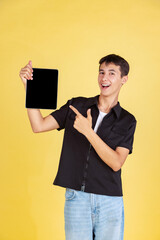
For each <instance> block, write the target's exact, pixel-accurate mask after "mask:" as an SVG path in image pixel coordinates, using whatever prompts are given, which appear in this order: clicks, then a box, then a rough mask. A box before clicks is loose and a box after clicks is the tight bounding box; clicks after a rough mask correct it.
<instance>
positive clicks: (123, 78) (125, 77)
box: [121, 75, 128, 85]
mask: <svg viewBox="0 0 160 240" xmlns="http://www.w3.org/2000/svg"><path fill="white" fill-rule="evenodd" d="M127 80H128V75H126V76H123V77H122V80H121V83H122V85H123V84H125V83H126V82H127Z"/></svg>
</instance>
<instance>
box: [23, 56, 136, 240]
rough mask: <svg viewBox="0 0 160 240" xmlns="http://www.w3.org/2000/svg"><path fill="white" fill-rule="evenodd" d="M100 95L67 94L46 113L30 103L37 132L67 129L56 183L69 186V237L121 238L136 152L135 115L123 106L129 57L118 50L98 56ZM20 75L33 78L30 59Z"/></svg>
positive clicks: (66, 214)
mask: <svg viewBox="0 0 160 240" xmlns="http://www.w3.org/2000/svg"><path fill="white" fill-rule="evenodd" d="M99 64H100V66H99V75H98V84H99V88H100V95H97V96H94V97H90V98H86V97H76V98H72V99H70V100H68V101H67V102H66V104H65V105H63V106H62V107H61V108H60V109H58V110H55V111H54V112H52V113H51V114H49V115H48V116H47V117H45V118H43V117H42V115H41V113H40V111H39V110H38V109H27V111H28V116H29V119H30V122H31V126H32V129H33V131H34V132H44V131H49V130H53V129H57V130H58V131H60V130H61V129H65V132H64V139H63V147H62V152H61V157H60V162H59V167H58V172H57V175H56V178H55V180H54V183H53V184H54V185H58V186H61V187H65V188H66V191H65V206H64V217H65V235H66V240H81V239H83V240H92V239H95V240H122V239H123V235H124V205H123V191H122V182H121V167H122V166H123V164H124V162H125V160H126V158H127V156H128V154H131V153H132V146H133V140H134V132H135V128H136V122H137V121H136V119H135V117H134V116H133V115H132V114H131V113H129V112H128V111H127V110H125V109H124V108H122V107H121V106H120V103H119V101H118V96H119V92H120V89H121V87H122V85H123V84H125V83H126V82H127V80H128V72H129V64H128V62H127V61H126V60H125V59H124V58H122V57H120V56H118V55H115V54H110V55H107V56H105V57H103V58H102V59H101V60H100V61H99ZM20 77H21V79H22V81H23V83H24V85H25V84H26V78H27V79H32V65H31V62H29V64H28V65H26V67H24V68H22V69H21V72H20Z"/></svg>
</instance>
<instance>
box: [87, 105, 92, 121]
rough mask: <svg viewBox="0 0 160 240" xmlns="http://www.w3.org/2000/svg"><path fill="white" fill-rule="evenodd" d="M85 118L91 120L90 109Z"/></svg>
mask: <svg viewBox="0 0 160 240" xmlns="http://www.w3.org/2000/svg"><path fill="white" fill-rule="evenodd" d="M87 118H88V119H89V120H90V121H91V120H92V116H91V109H90V108H89V109H88V110H87Z"/></svg>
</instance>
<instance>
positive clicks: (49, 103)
mask: <svg viewBox="0 0 160 240" xmlns="http://www.w3.org/2000/svg"><path fill="white" fill-rule="evenodd" d="M57 91H58V70H57V69H45V68H33V80H27V88H26V106H25V107H26V108H36V109H56V108H57Z"/></svg>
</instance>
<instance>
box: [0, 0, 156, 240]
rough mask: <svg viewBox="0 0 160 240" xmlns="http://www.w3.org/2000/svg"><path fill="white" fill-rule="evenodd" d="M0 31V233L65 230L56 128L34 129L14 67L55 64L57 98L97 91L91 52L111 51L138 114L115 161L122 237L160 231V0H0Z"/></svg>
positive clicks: (27, 239)
mask: <svg viewBox="0 0 160 240" xmlns="http://www.w3.org/2000/svg"><path fill="white" fill-rule="evenodd" d="M0 33H1V36H0V58H1V64H0V69H1V72H0V74H1V80H0V81H1V85H0V90H1V93H0V106H1V117H0V126H1V144H0V147H1V161H0V163H1V167H0V189H1V190H0V191H1V197H0V240H53V239H55V240H56V239H57V240H64V239H65V236H64V215H63V210H64V209H63V208H64V193H65V189H64V188H61V187H58V186H54V185H52V182H53V180H54V178H55V176H56V173H57V169H58V164H59V157H60V152H61V146H62V140H63V133H64V132H63V131H61V132H58V131H57V130H55V131H50V132H45V133H39V134H34V133H33V132H32V130H31V126H30V122H29V119H28V116H27V111H26V109H25V91H24V87H23V84H22V82H21V79H20V77H19V71H20V69H21V68H22V67H24V66H25V65H26V64H27V63H28V61H29V60H32V64H33V67H42V68H57V69H59V86H58V108H59V107H60V106H62V105H63V104H64V103H66V101H67V100H68V99H70V98H72V97H76V96H87V97H91V96H95V95H97V94H99V87H98V84H97V74H98V61H99V59H100V58H101V57H103V56H105V55H107V54H110V53H115V54H119V55H120V56H122V57H124V58H125V59H126V60H127V61H128V62H129V64H130V67H131V69H130V73H129V80H128V82H127V83H126V84H125V85H124V86H123V87H122V89H121V93H120V96H119V101H120V104H121V106H122V107H124V108H125V109H127V110H128V111H130V112H131V113H132V114H134V115H135V117H136V119H137V128H136V133H135V140H134V145H133V153H132V154H131V155H129V156H128V158H127V160H126V162H125V164H124V166H123V168H122V181H123V193H124V205H125V232H124V240H135V239H136V240H143V239H144V240H151V239H154V240H158V239H160V230H159V222H160V208H159V202H160V192H159V188H160V185H159V181H160V178H159V168H160V159H159V149H160V148H159V136H160V128H159V122H160V114H159V110H160V100H159V97H160V94H159V90H160V79H159V70H160V64H159V63H160V2H159V1H158V0H144V1H142V0H131V1H128V0H122V1H108V0H99V1H98V0H97V1H95V0H79V1H78V0H66V1H62V0H59V1H54V0H48V1H46V0H43V1H42V0H35V1H31V0H28V1H27V0H23V1H22V0H14V1H11V0H1V1H0ZM41 112H42V115H43V116H46V115H48V114H49V113H51V112H52V110H42V111H41Z"/></svg>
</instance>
